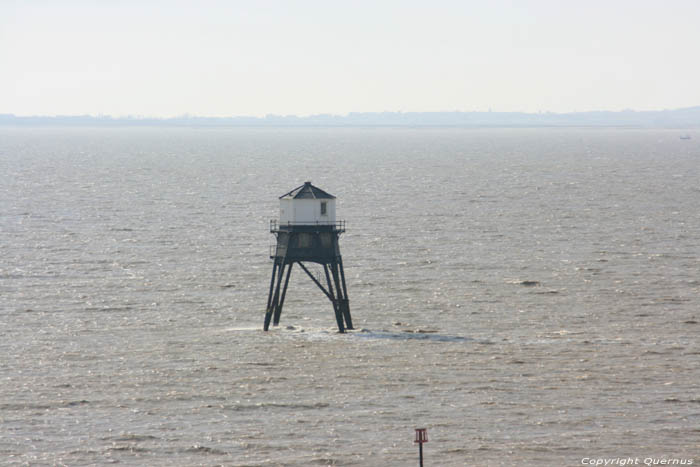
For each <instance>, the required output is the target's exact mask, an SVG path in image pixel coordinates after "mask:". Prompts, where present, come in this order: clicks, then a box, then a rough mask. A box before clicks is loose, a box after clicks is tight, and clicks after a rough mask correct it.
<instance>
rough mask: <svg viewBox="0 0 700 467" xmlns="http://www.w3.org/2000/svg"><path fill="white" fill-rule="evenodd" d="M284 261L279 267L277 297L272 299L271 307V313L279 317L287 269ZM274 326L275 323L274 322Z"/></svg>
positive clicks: (276, 287)
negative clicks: (285, 270)
mask: <svg viewBox="0 0 700 467" xmlns="http://www.w3.org/2000/svg"><path fill="white" fill-rule="evenodd" d="M285 266H286V265H285V264H284V261H282V263H281V264H280V265H279V267H278V268H277V285H276V286H275V295H274V297H272V305H271V307H270V311H271V312H272V314H273V316H274V315H277V313H278V311H277V310H278V309H279V305H280V287H281V286H282V277H284V268H285ZM273 324H274V322H273Z"/></svg>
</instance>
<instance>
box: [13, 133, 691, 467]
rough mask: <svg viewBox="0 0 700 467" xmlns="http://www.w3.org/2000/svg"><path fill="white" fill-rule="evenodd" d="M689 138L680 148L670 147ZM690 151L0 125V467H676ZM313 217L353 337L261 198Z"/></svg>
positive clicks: (657, 145)
mask: <svg viewBox="0 0 700 467" xmlns="http://www.w3.org/2000/svg"><path fill="white" fill-rule="evenodd" d="M694 136H695V135H694ZM699 141H700V137H698V138H694V139H692V140H680V139H679V138H678V132H677V131H670V130H667V131H662V130H653V131H652V130H588V129H580V130H577V129H566V130H546V129H527V130H501V129H486V130H462V129H293V130H274V129H261V130H254V129H231V130H228V129H12V128H4V129H0V294H1V298H0V306H1V308H0V310H1V311H0V313H1V314H0V320H1V321H0V333H1V338H0V355H1V356H2V357H0V458H1V459H3V460H2V461H0V462H2V463H8V464H14V463H16V464H31V465H41V464H62V463H63V464H67V465H84V464H100V465H101V464H107V463H119V464H123V465H155V466H158V465H198V464H204V465H215V464H225V465H234V466H244V465H249V466H264V465H290V466H291V465H295V466H304V465H363V466H387V465H391V466H394V465H396V466H402V465H414V464H417V448H416V446H415V445H414V444H413V442H412V441H413V436H414V433H413V430H414V428H416V427H427V428H428V436H429V439H430V441H429V443H428V444H426V445H425V456H426V465H435V466H437V465H440V466H459V465H498V464H504V465H581V459H582V458H584V457H590V458H596V457H627V456H632V457H639V458H640V460H641V459H643V458H646V457H656V458H659V457H667V458H678V459H681V458H685V459H692V458H694V459H695V462H696V463H697V462H700V459H699V458H698V456H699V454H698V453H699V452H700V441H699V440H700V388H699V386H698V381H700V346H699V345H698V332H699V331H700V324H699V323H700V307H699V304H700V300H699V298H700V296H699V295H700V278H699V275H698V269H699V267H700V208H698V206H699V205H700V144H699ZM305 180H312V181H313V182H314V183H315V184H316V185H318V186H320V187H321V188H323V189H326V190H328V191H329V192H331V193H333V194H334V195H336V196H337V197H338V216H339V218H342V219H346V220H347V222H348V224H347V225H348V231H347V233H346V234H345V235H344V236H343V237H342V239H341V250H342V253H343V258H344V263H345V267H346V273H347V276H348V288H349V295H350V304H351V310H352V314H353V321H354V322H355V325H356V327H357V328H358V331H355V332H353V333H350V334H347V335H338V334H337V333H336V332H335V325H334V322H335V320H334V318H333V313H332V310H331V307H330V304H329V303H328V302H327V300H326V299H325V297H323V295H322V294H321V293H320V292H319V291H318V290H316V289H314V286H313V284H311V282H310V281H309V280H308V279H307V278H305V277H303V276H302V275H300V274H298V271H297V274H296V275H293V276H292V281H291V284H290V292H289V294H288V296H287V301H286V304H285V310H284V314H283V315H282V323H281V326H280V327H279V328H275V329H274V330H273V331H271V332H269V333H263V332H262V330H261V328H262V321H263V314H264V308H265V304H266V299H267V296H266V294H267V287H268V284H269V277H270V273H271V270H272V266H271V263H270V260H269V258H268V251H269V250H268V246H269V244H270V241H271V239H272V237H271V236H270V234H269V233H268V220H269V219H270V218H273V217H275V216H276V215H277V196H279V195H281V194H282V193H285V192H286V191H288V190H290V189H292V188H294V187H295V186H297V185H299V184H301V183H302V182H303V181H305Z"/></svg>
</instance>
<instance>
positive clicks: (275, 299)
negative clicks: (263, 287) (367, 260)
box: [263, 256, 353, 333]
mask: <svg viewBox="0 0 700 467" xmlns="http://www.w3.org/2000/svg"><path fill="white" fill-rule="evenodd" d="M274 259H275V263H274V265H273V266H272V278H271V279H270V293H269V294H268V298H267V310H266V311H265V323H264V325H263V330H265V331H267V330H268V329H269V328H270V323H272V325H273V326H277V325H278V324H279V322H280V317H281V316H282V308H283V306H284V299H285V297H286V296H287V287H288V286H289V277H290V276H291V273H292V267H293V266H294V264H298V265H299V267H300V268H301V269H302V270H303V271H304V272H305V273H306V274H307V275H308V276H309V277H310V278H311V280H312V281H313V282H314V283H315V284H316V285H317V286H318V288H319V289H321V291H322V292H323V293H324V295H326V297H328V299H329V300H330V301H331V303H332V305H333V311H334V313H335V320H336V323H337V324H338V332H341V333H342V332H345V330H346V329H353V326H352V317H351V316H350V301H349V300H348V291H347V286H346V284H345V272H344V270H343V261H342V259H341V258H340V257H336V258H333V259H332V260H331V261H329V262H323V263H321V262H319V261H314V262H316V263H319V264H322V265H323V271H324V273H325V276H326V284H327V285H326V286H324V284H322V283H321V281H319V280H318V279H317V278H316V277H315V276H314V275H313V274H312V273H311V272H310V271H309V270H308V268H307V267H306V266H305V265H304V263H303V262H302V261H299V260H293V261H292V260H289V259H287V258H285V257H279V256H278V257H275V258H274ZM331 277H332V279H331ZM283 281H284V284H283Z"/></svg>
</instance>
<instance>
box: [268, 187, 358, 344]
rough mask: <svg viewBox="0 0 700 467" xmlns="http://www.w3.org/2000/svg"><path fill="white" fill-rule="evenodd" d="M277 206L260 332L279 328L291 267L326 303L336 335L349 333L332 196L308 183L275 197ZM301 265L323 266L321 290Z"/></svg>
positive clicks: (341, 227) (339, 223)
mask: <svg viewBox="0 0 700 467" xmlns="http://www.w3.org/2000/svg"><path fill="white" fill-rule="evenodd" d="M279 200H280V215H279V220H276V219H273V220H271V221H270V233H272V234H274V235H275V237H276V240H277V244H276V246H275V249H274V253H273V254H271V255H270V259H272V260H273V265H272V278H271V279H270V293H269V294H268V297H267V310H266V312H265V324H264V326H263V329H264V330H265V331H267V330H268V329H269V327H270V321H272V324H273V326H277V325H278V324H279V321H280V316H281V315H282V307H283V306H284V298H285V296H286V295H287V286H288V285H289V277H290V275H291V273H292V267H293V266H294V265H295V264H298V265H299V268H301V270H302V271H304V272H305V273H306V274H307V275H308V276H309V277H310V278H311V280H312V281H313V282H314V283H315V284H316V285H317V286H318V288H319V289H321V291H322V292H323V293H324V295H325V296H326V297H328V299H329V300H330V301H331V303H332V305H333V311H334V313H335V319H336V322H337V324H338V331H339V332H345V330H346V329H352V328H353V327H352V318H351V317H350V302H349V300H348V289H347V285H346V283H345V271H344V270H343V258H342V257H341V255H340V246H339V243H338V240H339V239H340V235H341V234H342V233H343V232H345V221H338V220H336V217H335V196H333V195H331V194H329V193H327V192H325V191H323V190H322V189H320V188H318V187H316V186H314V185H312V184H311V182H305V183H304V184H303V185H302V186H299V187H297V188H295V189H293V190H292V191H290V192H288V193H285V194H283V195H282V196H280V198H279ZM304 263H317V264H320V265H321V266H323V272H324V275H325V284H324V281H323V278H322V277H319V278H317V277H316V276H314V275H313V274H312V273H311V271H309V269H308V268H307V266H306V265H304ZM283 281H284V282H283Z"/></svg>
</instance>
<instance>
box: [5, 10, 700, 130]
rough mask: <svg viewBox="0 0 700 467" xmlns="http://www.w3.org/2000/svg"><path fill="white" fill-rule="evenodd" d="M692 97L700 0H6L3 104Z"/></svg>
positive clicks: (151, 106) (657, 104)
mask: <svg viewBox="0 0 700 467" xmlns="http://www.w3.org/2000/svg"><path fill="white" fill-rule="evenodd" d="M695 105H700V0H688V1H684V0H658V1H650V0H636V1H627V0H605V1H598V0H521V1H506V0H483V1H481V0H461V1H459V0H454V1H451V0H421V1H413V0H402V1H398V0H397V1H389V0H387V1H382V0H374V1H364V0H352V1H350V0H348V1H335V0H325V1H323V0H294V1H293V0H288V1H282V0H229V1H225V0H192V1H176V0H152V1H148V0H17V1H15V0H0V113H14V114H17V115H75V114H91V115H100V114H102V115H113V116H126V115H140V116H154V117H168V116H177V115H183V114H191V115H200V116H233V115H249V116H264V115H266V114H278V115H288V114H296V115H310V114H317V113H331V114H339V115H344V114H346V113H348V112H382V111H404V112H409V111H425V112H429V111H454V110H459V111H473V110H477V111H485V110H488V109H493V110H494V111H524V112H538V111H552V112H570V111H585V110H622V109H626V108H631V109H635V110H657V109H665V108H668V109H671V108H678V107H690V106H695Z"/></svg>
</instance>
